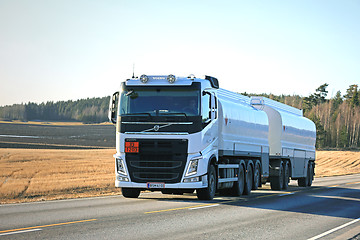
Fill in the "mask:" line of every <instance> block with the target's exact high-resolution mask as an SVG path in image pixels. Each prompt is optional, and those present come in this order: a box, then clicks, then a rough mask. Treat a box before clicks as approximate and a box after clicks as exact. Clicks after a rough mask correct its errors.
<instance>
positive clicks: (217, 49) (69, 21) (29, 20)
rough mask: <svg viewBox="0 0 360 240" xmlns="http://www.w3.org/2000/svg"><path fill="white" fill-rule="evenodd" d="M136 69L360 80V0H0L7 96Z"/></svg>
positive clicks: (294, 90) (343, 83) (40, 94)
mask: <svg viewBox="0 0 360 240" xmlns="http://www.w3.org/2000/svg"><path fill="white" fill-rule="evenodd" d="M133 63H134V64H135V74H136V75H141V74H143V73H144V74H149V75H150V74H170V73H172V74H175V75H181V76H187V75H189V74H191V73H193V74H195V75H196V76H203V75H205V74H206V75H211V76H214V77H217V78H218V79H219V81H220V86H221V87H223V88H226V89H229V90H233V91H236V92H250V93H263V92H265V93H274V94H300V95H302V96H307V95H309V94H310V93H312V92H314V91H315V89H316V88H317V87H318V86H320V85H321V84H323V83H325V82H326V83H328V84H329V87H328V90H329V95H330V96H331V95H335V93H336V91H337V90H340V91H341V92H342V93H343V94H344V93H345V91H346V89H347V88H348V87H349V85H351V84H359V83H360V1H358V0H344V1H339V0H316V1H315V0H302V1H288V0H284V1H271V0H259V1H250V0H249V1H239V0H234V1H226V0H221V1H192V0H191V1H186V0H185V1H170V0H166V1H165V0H164V1H157V0H152V1H148V0H144V1H136V0H128V1H120V0H113V1H109V0H101V1H100V0H99V1H91V0H71V1H70V0H61V1H49V0H32V1H28V0H0V84H1V86H0V105H7V104H14V103H21V102H24V103H26V102H29V101H32V102H43V101H58V100H69V99H73V100H74V99H79V98H86V97H102V96H106V95H110V94H112V92H114V91H115V90H117V88H118V87H119V84H120V82H121V81H123V80H125V79H126V78H129V77H130V76H131V75H132V66H133Z"/></svg>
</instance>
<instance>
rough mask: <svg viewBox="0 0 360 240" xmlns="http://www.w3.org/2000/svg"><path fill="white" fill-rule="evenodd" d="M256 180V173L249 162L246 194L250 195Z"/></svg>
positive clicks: (246, 175)
mask: <svg viewBox="0 0 360 240" xmlns="http://www.w3.org/2000/svg"><path fill="white" fill-rule="evenodd" d="M253 181H254V174H253V169H252V166H251V164H249V163H248V167H247V169H246V173H245V187H244V195H250V193H251V189H252V185H253Z"/></svg>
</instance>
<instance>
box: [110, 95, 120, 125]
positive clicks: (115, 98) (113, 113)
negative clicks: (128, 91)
mask: <svg viewBox="0 0 360 240" xmlns="http://www.w3.org/2000/svg"><path fill="white" fill-rule="evenodd" d="M118 100H119V92H115V93H114V94H113V95H112V96H110V103H109V113H108V118H109V121H110V122H112V123H113V124H115V123H116V119H117V111H116V110H117V103H118Z"/></svg>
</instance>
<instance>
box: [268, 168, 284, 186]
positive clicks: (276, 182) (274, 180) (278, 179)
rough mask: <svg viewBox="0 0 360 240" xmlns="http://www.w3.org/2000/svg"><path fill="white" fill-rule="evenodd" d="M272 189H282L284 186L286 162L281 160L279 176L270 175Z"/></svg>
mask: <svg viewBox="0 0 360 240" xmlns="http://www.w3.org/2000/svg"><path fill="white" fill-rule="evenodd" d="M270 186H271V190H281V189H283V187H284V164H283V161H281V162H280V166H279V174H278V175H277V176H271V177H270Z"/></svg>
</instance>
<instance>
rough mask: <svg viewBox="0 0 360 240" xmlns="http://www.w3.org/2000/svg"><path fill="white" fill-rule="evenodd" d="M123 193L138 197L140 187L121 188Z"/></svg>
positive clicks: (125, 195) (130, 196) (126, 195)
mask: <svg viewBox="0 0 360 240" xmlns="http://www.w3.org/2000/svg"><path fill="white" fill-rule="evenodd" d="M121 192H122V195H123V196H124V197H126V198H137V197H139V195H140V189H136V188H121Z"/></svg>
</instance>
